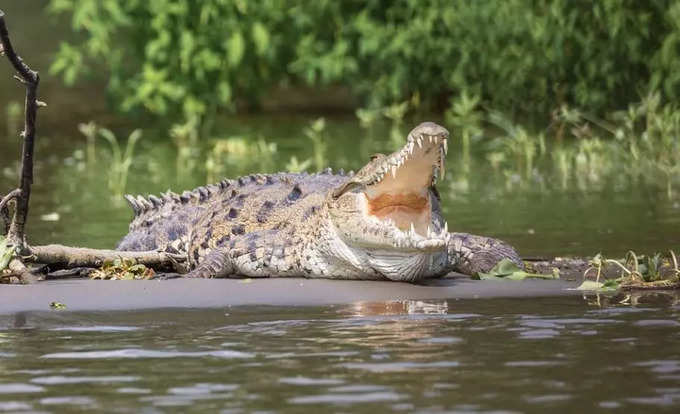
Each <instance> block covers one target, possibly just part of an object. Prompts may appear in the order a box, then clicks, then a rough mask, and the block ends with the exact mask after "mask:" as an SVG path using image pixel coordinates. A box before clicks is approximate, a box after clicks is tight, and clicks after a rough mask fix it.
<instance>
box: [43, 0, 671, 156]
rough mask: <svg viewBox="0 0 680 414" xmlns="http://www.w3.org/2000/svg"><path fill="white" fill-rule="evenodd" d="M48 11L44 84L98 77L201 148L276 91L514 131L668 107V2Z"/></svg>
mask: <svg viewBox="0 0 680 414" xmlns="http://www.w3.org/2000/svg"><path fill="white" fill-rule="evenodd" d="M49 11H50V12H51V13H53V14H66V15H68V16H70V21H71V24H72V28H73V30H74V31H75V32H78V33H80V34H82V36H80V37H79V39H82V40H81V41H79V42H75V43H63V44H62V45H61V47H60V50H59V53H58V55H57V58H56V60H55V61H54V64H53V65H52V68H51V71H52V73H58V74H60V75H62V76H63V79H64V80H65V81H66V82H67V83H70V84H72V83H74V82H77V81H78V80H80V79H81V78H83V77H84V76H86V75H94V74H95V73H101V72H108V75H109V78H108V89H109V91H110V93H111V95H112V97H113V98H114V99H115V101H116V102H117V103H118V107H119V108H120V109H122V110H125V111H127V110H134V109H136V108H145V109H146V110H147V111H149V112H151V113H153V114H156V115H161V116H162V115H170V116H178V115H179V116H181V117H183V118H184V120H191V119H198V124H199V127H200V132H201V135H205V133H206V132H207V131H210V129H211V127H212V120H213V119H214V116H215V114H216V113H218V112H219V111H220V110H224V109H233V108H235V107H236V106H239V105H241V106H243V105H245V106H251V105H256V104H257V103H258V102H259V101H260V100H261V98H263V97H264V96H266V94H267V93H268V92H270V91H272V90H273V89H275V88H281V87H283V88H285V87H288V86H290V85H293V86H295V85H310V86H314V87H318V86H324V85H343V86H344V87H346V88H348V89H349V90H350V91H351V93H352V94H353V95H354V96H356V97H357V98H358V100H359V102H360V104H361V105H362V106H365V107H370V108H377V107H383V106H390V105H393V104H395V103H396V104H398V103H402V102H406V101H408V102H410V106H411V107H410V110H423V109H425V110H433V109H434V110H443V109H445V108H446V107H447V106H448V102H449V99H450V98H451V97H456V96H459V95H463V96H468V97H471V98H472V97H477V98H478V99H480V102H483V103H484V105H485V107H486V106H488V107H489V108H495V109H498V110H501V111H502V112H503V113H506V114H509V115H511V116H513V117H514V116H517V115H520V116H521V117H522V118H529V119H541V118H543V119H544V118H545V116H546V115H547V114H549V113H550V112H551V111H553V110H554V109H555V108H560V107H562V106H563V105H568V106H570V107H580V108H587V109H588V111H590V112H592V113H597V114H602V113H605V112H607V111H611V110H616V109H620V108H622V107H625V106H626V105H628V104H629V103H631V102H635V101H636V100H637V99H638V96H639V94H640V93H643V94H644V93H647V91H650V90H658V91H660V96H661V98H662V100H663V101H673V100H677V99H678V98H680V74H678V73H677V72H678V71H677V70H676V68H677V62H678V58H679V52H678V47H677V46H678V43H679V42H680V24H678V22H679V21H680V1H679V0H652V1H646V2H641V1H637V0H605V1H598V2H577V1H571V0H536V1H531V2H527V1H525V0H507V1H500V2H496V1H459V2H451V1H446V0H424V1H408V0H396V1H392V2H388V3H385V2H381V1H366V2H350V1H333V0H320V1H314V2H304V1H299V0H281V1H263V2H257V3H252V2H247V1H244V0H204V1H200V2H197V1H186V0H148V1H124V0H98V1H93V0H51V1H50V3H49ZM102 70H103V71H102ZM462 102H465V101H464V100H463V101H462ZM467 104H468V105H470V104H472V106H473V107H474V106H476V105H474V104H476V102H475V101H468V102H467ZM467 110H469V107H465V106H463V107H461V106H457V105H456V103H454V104H453V105H452V106H451V111H450V112H451V114H452V116H453V118H452V119H454V123H459V122H460V123H464V125H474V122H471V121H470V120H469V119H466V118H465V115H466V111H467ZM472 134H474V129H471V130H468V131H467V132H464V133H463V136H464V137H465V138H466V140H467V138H469V137H470V136H471V135H472ZM465 145H466V146H467V145H468V144H465Z"/></svg>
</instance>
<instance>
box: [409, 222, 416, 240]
mask: <svg viewBox="0 0 680 414" xmlns="http://www.w3.org/2000/svg"><path fill="white" fill-rule="evenodd" d="M416 235H417V234H416V228H415V227H414V226H413V223H411V230H410V233H409V236H411V237H416Z"/></svg>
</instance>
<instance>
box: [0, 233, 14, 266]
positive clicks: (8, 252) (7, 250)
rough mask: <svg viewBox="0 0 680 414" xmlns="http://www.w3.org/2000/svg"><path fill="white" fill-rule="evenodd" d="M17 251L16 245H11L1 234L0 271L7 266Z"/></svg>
mask: <svg viewBox="0 0 680 414" xmlns="http://www.w3.org/2000/svg"><path fill="white" fill-rule="evenodd" d="M15 252H16V246H9V245H8V241H7V239H6V238H5V237H4V236H0V272H1V271H3V270H5V268H7V265H9V262H10V261H11V260H12V258H13V257H14V253H15Z"/></svg>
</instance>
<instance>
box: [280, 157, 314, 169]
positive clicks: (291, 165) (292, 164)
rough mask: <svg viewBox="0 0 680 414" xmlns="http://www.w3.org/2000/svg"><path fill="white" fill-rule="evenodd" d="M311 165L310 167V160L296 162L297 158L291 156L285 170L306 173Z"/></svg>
mask: <svg viewBox="0 0 680 414" xmlns="http://www.w3.org/2000/svg"><path fill="white" fill-rule="evenodd" d="M311 165H312V160H311V158H307V159H306V160H304V161H298V159H297V157H296V156H295V155H293V156H292V157H290V160H288V163H287V164H286V167H285V170H286V171H289V172H302V171H306V170H307V169H308V168H309V167H310V166H311Z"/></svg>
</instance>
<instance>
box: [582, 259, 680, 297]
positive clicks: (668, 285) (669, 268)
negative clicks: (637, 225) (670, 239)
mask: <svg viewBox="0 0 680 414" xmlns="http://www.w3.org/2000/svg"><path fill="white" fill-rule="evenodd" d="M608 267H615V268H616V270H618V271H620V275H619V277H618V278H615V279H607V280H604V281H603V282H600V279H601V277H602V275H603V274H604V272H605V271H606V270H607V268H608ZM591 273H595V280H591V279H588V276H589V275H590V274H591ZM678 288H680V267H679V266H678V258H677V256H676V255H675V252H673V251H672V250H669V251H668V254H666V255H662V254H660V253H655V254H653V255H650V256H638V255H637V254H636V253H635V252H633V251H629V252H628V253H627V254H626V257H625V258H624V259H623V260H614V259H607V258H605V257H604V256H602V255H601V254H597V255H595V256H594V257H593V258H592V259H591V260H590V267H589V268H588V269H587V270H586V271H585V272H584V273H583V283H582V284H581V286H579V287H578V288H577V289H579V290H591V291H598V292H603V291H604V292H606V291H616V290H618V289H678Z"/></svg>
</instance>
